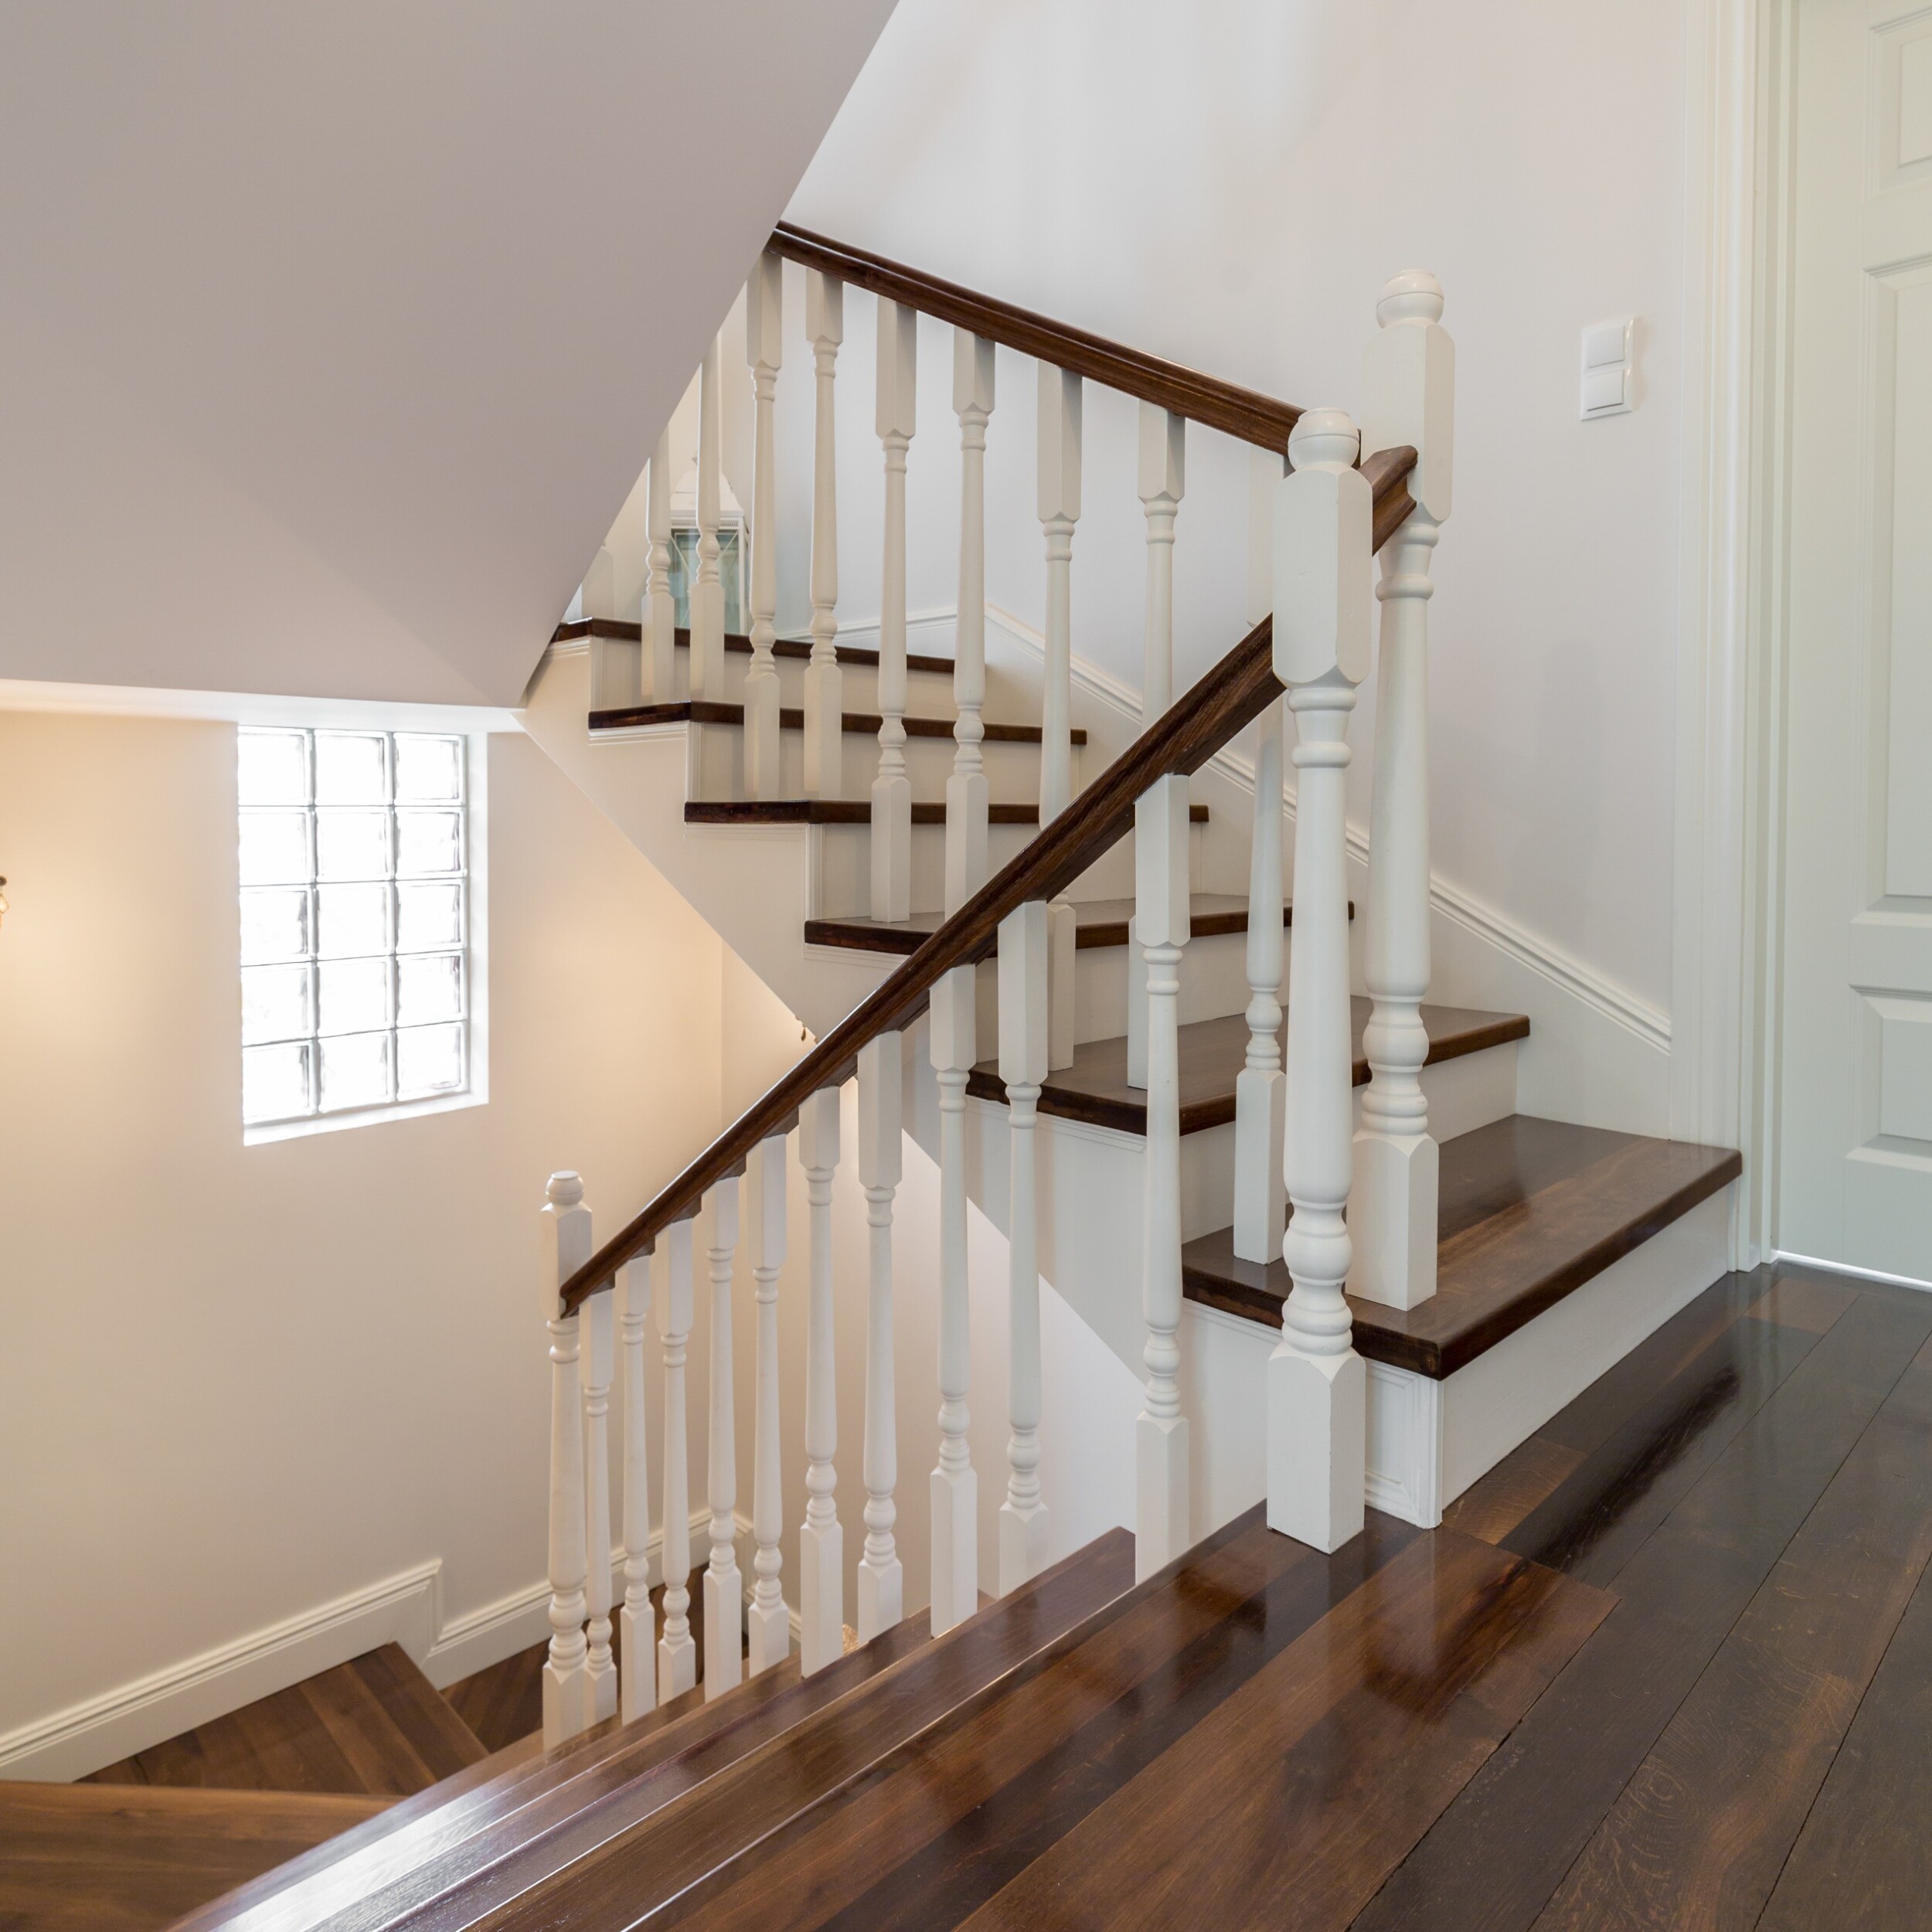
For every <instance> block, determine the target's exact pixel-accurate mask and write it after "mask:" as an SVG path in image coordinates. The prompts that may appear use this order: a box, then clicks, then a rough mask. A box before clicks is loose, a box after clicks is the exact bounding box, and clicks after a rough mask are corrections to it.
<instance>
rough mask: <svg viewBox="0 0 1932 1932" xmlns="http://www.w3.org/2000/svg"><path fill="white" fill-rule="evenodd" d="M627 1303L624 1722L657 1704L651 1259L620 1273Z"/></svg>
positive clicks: (623, 1326) (620, 1617)
mask: <svg viewBox="0 0 1932 1932" xmlns="http://www.w3.org/2000/svg"><path fill="white" fill-rule="evenodd" d="M617 1292H618V1293H619V1294H621V1295H622V1296H623V1297H624V1303H623V1314H622V1315H621V1318H620V1326H619V1331H618V1333H619V1338H620V1341H621V1344H622V1347H623V1358H622V1366H623V1369H624V1607H623V1608H622V1609H621V1611H618V1612H617V1630H618V1633H619V1635H620V1637H621V1640H622V1641H621V1643H620V1644H619V1646H618V1651H619V1663H620V1665H621V1677H622V1680H623V1683H622V1689H623V1697H622V1707H623V1713H624V1722H625V1723H627V1724H628V1723H630V1721H631V1719H632V1718H634V1717H641V1716H643V1715H644V1714H645V1712H646V1711H648V1710H655V1709H656V1708H657V1702H658V1677H657V1666H656V1662H655V1654H656V1649H657V1628H656V1617H655V1614H654V1612H653V1611H652V1610H651V1448H650V1443H649V1440H648V1437H647V1436H646V1434H645V1424H646V1420H647V1418H646V1417H645V1410H644V1345H645V1343H644V1338H645V1328H646V1326H647V1325H648V1322H649V1321H650V1317H651V1257H650V1255H649V1253H648V1252H647V1253H643V1254H641V1255H639V1256H638V1257H637V1258H636V1259H635V1260H631V1261H627V1262H625V1264H624V1266H623V1267H621V1268H620V1269H619V1270H617Z"/></svg>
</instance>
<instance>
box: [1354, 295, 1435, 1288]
mask: <svg viewBox="0 0 1932 1932" xmlns="http://www.w3.org/2000/svg"><path fill="white" fill-rule="evenodd" d="M1441 315H1442V288H1441V285H1440V284H1439V283H1438V282H1437V280H1436V278H1435V277H1434V276H1433V275H1430V274H1425V273H1423V272H1422V271H1421V270H1410V272H1409V273H1408V274H1402V275H1397V276H1396V277H1394V278H1393V280H1391V281H1389V284H1387V286H1386V287H1384V288H1383V291H1382V299H1381V301H1380V302H1379V303H1378V304H1377V305H1376V317H1377V319H1378V320H1379V321H1380V323H1381V325H1382V326H1381V328H1380V330H1379V332H1378V333H1377V334H1376V335H1375V336H1374V337H1372V338H1371V340H1370V342H1369V349H1368V354H1367V356H1366V369H1365V370H1364V379H1363V383H1362V394H1363V410H1362V447H1363V448H1364V449H1365V450H1366V451H1369V452H1371V453H1372V452H1374V451H1377V450H1385V449H1393V448H1396V447H1399V446H1400V445H1401V444H1405V443H1406V444H1410V445H1411V446H1413V448H1414V450H1415V451H1416V457H1417V461H1416V467H1415V468H1414V470H1413V471H1412V472H1411V473H1410V478H1409V494H1410V495H1411V496H1412V497H1413V498H1415V501H1416V506H1417V507H1416V509H1414V511H1413V512H1412V513H1411V514H1410V517H1409V519H1408V520H1407V521H1406V522H1405V523H1404V524H1403V526H1402V527H1401V529H1399V530H1398V531H1396V533H1395V535H1394V536H1392V537H1391V538H1390V539H1389V541H1388V542H1387V543H1385V544H1384V545H1383V549H1382V581H1381V582H1380V583H1379V584H1378V585H1377V586H1376V597H1379V599H1380V600H1381V602H1382V651H1381V658H1380V662H1379V665H1378V667H1377V669H1376V767H1375V789H1374V794H1373V798H1372V803H1371V805H1370V809H1369V893H1368V932H1367V935H1366V946H1365V952H1364V964H1365V967H1366V974H1365V977H1366V981H1367V984H1368V988H1369V998H1371V999H1372V1000H1373V1001H1374V1002H1375V1005H1374V1008H1373V1010H1372V1012H1371V1014H1370V1015H1369V1026H1368V1032H1367V1036H1366V1040H1365V1042H1364V1044H1365V1046H1366V1049H1367V1052H1368V1059H1369V1073H1370V1079H1369V1088H1368V1091H1367V1092H1366V1093H1365V1094H1363V1095H1362V1125H1361V1127H1360V1128H1359V1130H1358V1131H1357V1132H1356V1134H1355V1195H1354V1209H1353V1212H1352V1214H1351V1215H1350V1216H1349V1226H1350V1227H1351V1229H1352V1231H1353V1233H1354V1236H1355V1261H1354V1266H1353V1267H1352V1270H1351V1271H1350V1274H1349V1287H1350V1288H1351V1289H1352V1291H1354V1292H1355V1294H1359V1295H1362V1296H1366V1298H1368V1299H1369V1300H1370V1301H1383V1302H1386V1303H1388V1304H1389V1305H1391V1306H1392V1307H1394V1308H1413V1307H1415V1306H1416V1305H1417V1303H1419V1302H1422V1301H1427V1300H1428V1298H1430V1295H1432V1294H1434V1293H1435V1291H1436V1189H1437V1153H1436V1143H1435V1140H1434V1137H1433V1136H1432V1135H1431V1134H1430V1131H1429V1104H1428V1101H1427V1099H1426V1098H1425V1097H1423V1091H1422V1082H1421V1078H1420V1076H1421V1073H1422V1068H1423V1062H1424V1061H1425V1060H1427V1058H1428V1056H1429V1036H1428V1033H1427V1030H1426V1029H1424V1027H1423V1023H1422V1011H1421V1009H1422V1002H1423V998H1425V997H1426V996H1427V993H1428V991H1429V594H1430V583H1429V564H1430V553H1431V552H1432V551H1434V549H1435V546H1436V539H1437V533H1438V532H1439V531H1440V528H1441V525H1442V522H1443V519H1444V518H1445V517H1447V515H1448V514H1449V500H1450V467H1451V444H1452V440H1453V436H1454V406H1455V382H1456V360H1455V349H1454V345H1453V344H1452V343H1451V341H1450V339H1449V335H1448V332H1447V331H1446V330H1445V329H1444V328H1443V326H1442V324H1441V321H1440V317H1441Z"/></svg>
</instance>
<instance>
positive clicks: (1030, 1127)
mask: <svg viewBox="0 0 1932 1932" xmlns="http://www.w3.org/2000/svg"><path fill="white" fill-rule="evenodd" d="M1046 1039H1047V907H1046V902H1045V901H1044V900H1031V901H1029V903H1026V905H1023V906H1015V908H1014V910H1012V912H1010V913H1008V914H1007V916H1006V917H1005V919H1003V920H1001V921H1000V927H999V1077H1000V1078H1001V1080H1002V1081H1003V1082H1005V1087H1006V1114H1007V1133H1008V1138H1009V1145H1010V1146H1011V1148H1012V1165H1011V1170H1010V1172H1011V1184H1010V1190H1009V1214H1008V1226H1007V1236H1006V1240H1007V1254H1008V1257H1009V1262H1010V1266H1011V1272H1010V1274H1009V1276H1008V1286H1007V1310H1008V1329H1007V1344H1008V1351H1009V1352H1008V1368H1007V1422H1008V1427H1009V1430H1011V1434H1009V1436H1008V1437H1007V1442H1006V1461H1007V1465H1008V1471H1009V1473H1008V1475H1007V1478H1006V1500H1005V1502H1003V1503H1002V1504H1001V1505H1000V1508H999V1594H1001V1595H1002V1597H1005V1596H1007V1595H1009V1594H1010V1593H1012V1591H1014V1590H1017V1589H1019V1587H1020V1585H1021V1584H1022V1583H1026V1582H1027V1581H1028V1580H1029V1579H1031V1578H1032V1577H1036V1576H1038V1575H1039V1573H1040V1571H1041V1570H1043V1569H1044V1568H1045V1567H1046V1504H1045V1503H1043V1502H1042V1501H1041V1500H1040V1481H1039V1411H1040V1348H1039V1180H1038V1170H1037V1168H1036V1162H1037V1160H1038V1158H1039V1153H1038V1149H1037V1146H1036V1134H1035V1131H1034V1125H1035V1122H1036V1120H1037V1118H1038V1116H1039V1093H1040V1083H1041V1082H1042V1081H1043V1080H1045V1079H1046V1059H1047V1053H1046Z"/></svg>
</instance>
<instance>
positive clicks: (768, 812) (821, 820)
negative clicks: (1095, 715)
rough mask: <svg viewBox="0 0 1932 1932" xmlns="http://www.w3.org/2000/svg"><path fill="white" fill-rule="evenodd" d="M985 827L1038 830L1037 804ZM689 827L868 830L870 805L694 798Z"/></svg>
mask: <svg viewBox="0 0 1932 1932" xmlns="http://www.w3.org/2000/svg"><path fill="white" fill-rule="evenodd" d="M1188 817H1189V821H1190V822H1191V823H1192V824H1194V825H1206V823H1207V822H1208V808H1207V807H1206V805H1190V806H1189V808H1188ZM987 819H988V823H989V824H992V825H1038V824H1039V806H1038V805H1037V804H1031V805H1029V804H998V803H995V804H992V805H990V806H988V808H987ZM684 822H685V824H686V825H870V824H871V823H872V803H871V801H870V800H869V799H865V798H694V799H692V800H689V801H687V803H686V804H685V808H684ZM945 822H946V806H945V802H944V800H942V799H937V798H936V799H933V800H930V801H926V802H923V803H922V802H921V801H919V800H917V799H914V800H913V824H914V825H944V824H945Z"/></svg>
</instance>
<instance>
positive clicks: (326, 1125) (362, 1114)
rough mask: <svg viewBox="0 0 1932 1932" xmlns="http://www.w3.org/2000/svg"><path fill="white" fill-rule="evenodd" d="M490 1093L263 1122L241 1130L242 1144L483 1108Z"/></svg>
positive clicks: (262, 1143)
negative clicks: (299, 1118) (257, 1125)
mask: <svg viewBox="0 0 1932 1932" xmlns="http://www.w3.org/2000/svg"><path fill="white" fill-rule="evenodd" d="M488 1100H489V1095H488V1094H487V1093H476V1092H471V1093H467V1094H439V1095H438V1096H437V1097H436V1098H435V1099H434V1100H403V1101H400V1102H398V1103H397V1104H396V1105H395V1106H393V1107H355V1108H351V1109H348V1110H346V1111H344V1112H342V1113H340V1114H310V1115H309V1116H308V1117H307V1118H305V1119H303V1120H299V1121H264V1122H263V1123H262V1124H261V1125H260V1126H259V1127H245V1128H243V1129H242V1145H243V1147H264V1146H266V1145H267V1144H268V1143H269V1142H270V1141H294V1140H300V1139H302V1138H305V1137H306V1136H308V1135H309V1134H334V1133H337V1132H339V1131H341V1130H342V1129H343V1128H351V1127H379V1126H381V1125H382V1124H383V1123H384V1122H385V1121H417V1120H420V1119H422V1118H423V1117H424V1116H425V1115H427V1114H455V1113H460V1112H461V1111H462V1110H463V1109H464V1108H465V1107H482V1106H484V1105H485V1104H487V1103H488Z"/></svg>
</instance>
